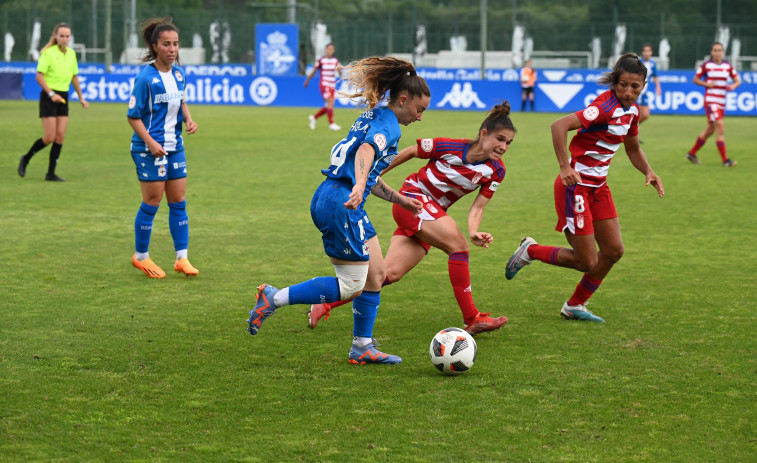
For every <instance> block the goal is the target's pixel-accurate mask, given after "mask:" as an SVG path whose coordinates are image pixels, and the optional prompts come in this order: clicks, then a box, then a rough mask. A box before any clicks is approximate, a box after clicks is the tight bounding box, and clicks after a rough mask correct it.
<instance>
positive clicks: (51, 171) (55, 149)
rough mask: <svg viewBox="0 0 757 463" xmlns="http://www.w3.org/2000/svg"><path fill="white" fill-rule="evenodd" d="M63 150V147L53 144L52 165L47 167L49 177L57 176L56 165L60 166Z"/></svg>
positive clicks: (51, 152)
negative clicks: (59, 160)
mask: <svg viewBox="0 0 757 463" xmlns="http://www.w3.org/2000/svg"><path fill="white" fill-rule="evenodd" d="M61 148H63V145H60V144H58V143H55V142H53V147H52V148H50V164H49V165H48V167H47V175H48V176H53V175H55V165H56V164H58V158H59V157H60V150H61Z"/></svg>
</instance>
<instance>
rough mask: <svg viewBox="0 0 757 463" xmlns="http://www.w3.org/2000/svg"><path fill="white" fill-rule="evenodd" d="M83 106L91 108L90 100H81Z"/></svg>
mask: <svg viewBox="0 0 757 463" xmlns="http://www.w3.org/2000/svg"><path fill="white" fill-rule="evenodd" d="M81 107H82V108H84V109H87V108H89V101H87V100H81Z"/></svg>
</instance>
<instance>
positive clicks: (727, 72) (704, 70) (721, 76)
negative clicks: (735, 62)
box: [697, 60, 736, 109]
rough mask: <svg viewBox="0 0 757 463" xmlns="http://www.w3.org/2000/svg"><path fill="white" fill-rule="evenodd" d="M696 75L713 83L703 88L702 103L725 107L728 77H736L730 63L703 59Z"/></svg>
mask: <svg viewBox="0 0 757 463" xmlns="http://www.w3.org/2000/svg"><path fill="white" fill-rule="evenodd" d="M697 77H699V78H700V79H702V80H703V81H705V82H713V83H714V84H715V86H714V87H711V88H706V89H705V91H704V104H705V105H712V104H716V105H719V106H720V107H721V108H722V109H725V93H726V89H725V88H726V87H727V86H728V78H729V77H730V78H731V79H734V80H735V79H736V70H735V69H734V68H733V66H731V63H729V62H728V61H721V62H720V64H715V62H714V61H712V60H709V61H705V62H704V63H702V65H701V66H699V69H698V70H697Z"/></svg>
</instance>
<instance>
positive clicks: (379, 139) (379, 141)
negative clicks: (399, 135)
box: [373, 133, 386, 151]
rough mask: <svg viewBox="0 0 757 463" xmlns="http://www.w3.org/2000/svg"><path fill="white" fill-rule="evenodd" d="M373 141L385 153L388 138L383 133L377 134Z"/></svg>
mask: <svg viewBox="0 0 757 463" xmlns="http://www.w3.org/2000/svg"><path fill="white" fill-rule="evenodd" d="M373 141H374V143H376V146H378V149H379V151H384V148H386V137H385V136H384V134H383V133H377V134H376V135H374V136H373Z"/></svg>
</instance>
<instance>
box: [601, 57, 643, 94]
mask: <svg viewBox="0 0 757 463" xmlns="http://www.w3.org/2000/svg"><path fill="white" fill-rule="evenodd" d="M624 72H628V73H630V74H641V76H642V78H643V80H644V81H645V82H646V80H647V67H646V66H645V65H644V63H642V62H641V59H639V56H638V55H637V54H636V53H626V54H625V55H623V56H621V57H620V58H618V61H617V62H616V63H615V66H614V67H613V68H612V72H608V73H605V74H603V75H602V77H600V78H599V79H597V83H598V84H600V85H607V86H609V87H610V88H614V87H615V85H617V83H618V81H620V75H621V74H623V73H624Z"/></svg>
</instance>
